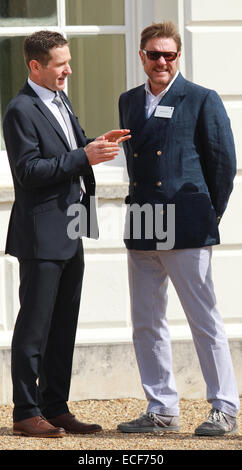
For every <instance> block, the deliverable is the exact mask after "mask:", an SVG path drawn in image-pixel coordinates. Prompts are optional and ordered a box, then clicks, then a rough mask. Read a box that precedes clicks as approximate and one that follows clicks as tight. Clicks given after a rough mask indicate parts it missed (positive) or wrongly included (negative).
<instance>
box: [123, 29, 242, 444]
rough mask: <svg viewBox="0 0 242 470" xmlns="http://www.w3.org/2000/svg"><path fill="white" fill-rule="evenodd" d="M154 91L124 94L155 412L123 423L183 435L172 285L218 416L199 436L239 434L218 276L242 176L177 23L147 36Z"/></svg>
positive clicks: (143, 338)
mask: <svg viewBox="0 0 242 470" xmlns="http://www.w3.org/2000/svg"><path fill="white" fill-rule="evenodd" d="M139 54H140V58H141V61H142V64H143V67H144V71H145V72H146V74H147V75H148V81H147V82H146V84H145V85H141V86H139V87H137V88H134V89H131V90H129V91H127V92H125V93H123V94H122V95H121V96H120V101H119V109H120V123H121V127H128V128H129V129H130V132H131V135H132V139H131V140H129V141H126V142H125V143H124V149H125V155H126V160H127V168H128V174H129V178H130V184H129V195H128V196H127V198H126V203H127V205H128V210H127V217H126V227H125V244H126V247H127V249H128V268H129V284H130V296H131V310H132V322H133V341H134V346H135V352H136V357H137V361H138V365H139V370H140V375H141V380H142V384H143V388H144V391H145V393H146V397H147V400H148V408H147V413H146V414H144V415H142V416H141V417H140V418H138V419H135V420H134V421H131V422H126V423H121V424H120V425H119V426H118V429H119V430H121V431H123V432H152V431H157V430H162V431H173V430H174V431H177V430H179V406H178V395H177V390H176V385H175V379H174V376H173V372H172V358H171V346H170V339H169V331H168V327H167V321H166V305H167V285H168V278H170V279H171V281H172V283H173V285H174V287H175V289H176V291H177V294H178V296H179V299H180V301H181V304H182V307H183V309H184V312H185V314H186V316H187V319H188V322H189V325H190V328H191V331H192V335H193V339H194V344H195V347H196V350H197V354H198V357H199V361H200V365H201V369H202V373H203V376H204V379H205V382H206V385H207V400H208V401H209V402H210V403H212V410H211V412H210V415H209V417H208V419H207V420H206V421H205V422H204V423H202V424H201V425H200V426H198V428H197V429H196V431H195V433H196V434H199V435H206V434H208V435H220V434H227V433H234V432H236V431H237V421H236V416H237V413H238V409H239V399H238V391H237V386H236V381H235V376H234V371H233V366H232V362H231V356H230V351H229V346H228V341H227V338H226V335H225V331H224V326H223V322H222V319H221V316H220V314H219V312H218V310H217V308H216V299H215V295H214V290H213V283H212V279H211V245H215V244H218V243H219V231H218V224H219V221H220V219H221V217H222V215H223V213H224V211H225V209H226V206H227V203H228V199H229V196H230V193H231V191H232V187H233V179H234V176H235V172H236V161H235V149H234V141H233V136H232V132H231V128H230V122H229V118H228V116H227V114H226V111H225V109H224V106H223V103H222V101H221V99H220V98H219V96H218V94H217V93H216V92H215V91H212V90H208V89H206V88H203V87H201V86H198V85H196V84H193V83H191V82H189V81H188V80H185V79H184V78H183V77H182V75H181V74H180V73H179V71H178V65H179V58H180V56H181V38H180V35H179V33H178V32H177V30H176V28H175V25H174V24H173V23H171V22H164V23H161V24H153V25H152V26H149V27H147V28H145V30H144V31H143V32H142V34H141V45H140V52H139Z"/></svg>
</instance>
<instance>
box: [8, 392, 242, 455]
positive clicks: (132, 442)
mask: <svg viewBox="0 0 242 470" xmlns="http://www.w3.org/2000/svg"><path fill="white" fill-rule="evenodd" d="M69 408H70V410H71V412H72V413H74V414H75V415H76V417H77V418H78V419H80V420H81V421H84V422H87V423H88V422H89V423H94V422H95V423H98V424H100V425H101V426H102V427H103V431H102V432H100V433H96V434H92V435H67V436H66V437H64V438H62V439H44V438H41V439H35V438H30V437H19V436H13V434H12V406H7V405H3V406H0V450H79V451H80V450H83V451H84V450H113V449H117V450H141V449H142V450H145V449H146V450H222V449H223V450H242V424H240V419H239V433H238V434H237V435H235V436H226V437H213V438H212V437H210V438H209V437H196V436H194V434H193V433H194V429H195V427H196V426H197V425H198V424H200V423H201V422H202V421H204V419H205V418H206V416H207V414H208V412H209V410H210V405H209V404H208V403H207V402H206V401H205V400H181V401H180V409H181V429H180V432H179V433H169V434H167V433H158V434H157V433H155V434H150V433H149V434H123V433H120V432H118V431H117V430H116V427H117V424H118V423H120V422H122V421H127V420H130V419H133V418H137V417H138V416H139V414H140V413H142V412H143V411H145V409H146V401H144V400H136V399H119V400H87V401H80V402H71V403H69Z"/></svg>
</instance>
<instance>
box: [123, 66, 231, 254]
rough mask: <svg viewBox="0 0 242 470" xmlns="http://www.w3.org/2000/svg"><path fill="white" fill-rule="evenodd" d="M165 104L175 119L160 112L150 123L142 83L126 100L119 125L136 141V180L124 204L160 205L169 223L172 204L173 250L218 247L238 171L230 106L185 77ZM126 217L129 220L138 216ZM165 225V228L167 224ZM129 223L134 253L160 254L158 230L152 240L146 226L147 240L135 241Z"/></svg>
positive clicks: (131, 160)
mask: <svg viewBox="0 0 242 470" xmlns="http://www.w3.org/2000/svg"><path fill="white" fill-rule="evenodd" d="M159 104H160V105H162V106H168V107H174V111H173V114H172V117H171V118H166V117H156V116H155V113H153V114H152V115H151V117H150V118H149V119H147V118H146V113H145V105H146V92H145V86H144V85H141V86H139V87H137V88H133V89H131V90H129V91H127V92H125V93H123V94H122V95H121V96H120V99H119V112H120V125H121V127H123V128H127V129H130V132H131V135H132V139H130V140H128V141H126V142H124V144H123V145H124V150H125V155H126V160H127V169H128V174H129V179H130V184H129V195H128V196H127V198H126V203H127V204H128V205H129V207H132V205H134V204H136V205H138V206H139V207H144V205H145V204H146V205H147V204H150V205H151V206H152V208H153V209H154V207H155V205H157V204H158V205H162V206H163V209H164V210H163V213H164V216H163V217H164V219H165V218H166V217H167V210H168V206H167V204H172V205H174V206H173V207H175V243H174V246H173V248H174V249H176V248H179V249H181V248H194V247H201V246H207V245H215V244H218V243H219V242H220V239H219V231H218V220H219V219H220V218H221V216H222V215H223V213H224V211H225V209H226V206H227V203H228V199H229V196H230V193H231V191H232V188H233V179H234V176H235V173H236V158H235V147H234V140H233V135H232V131H231V127H230V120H229V118H228V116H227V113H226V111H225V108H224V105H223V103H222V101H221V99H220V97H219V96H218V94H217V93H216V92H215V91H213V90H209V89H207V88H204V87H201V86H199V85H196V84H193V83H192V82H189V81H188V80H185V79H184V78H183V76H182V75H181V74H180V73H179V75H178V77H177V78H176V79H175V81H174V83H173V84H172V86H171V87H170V89H169V90H168V92H167V93H166V94H165V96H164V97H163V98H162V100H161V101H160V103H159ZM127 215H128V216H129V217H131V216H132V215H133V214H132V211H128V213H127ZM154 218H155V212H154ZM153 222H154V220H153ZM163 223H164V227H165V226H166V223H167V221H165V220H164V221H163ZM129 224H130V226H131V229H130V232H129V237H126V238H125V244H126V247H127V248H128V249H141V250H154V249H156V247H157V242H159V241H160V239H159V238H157V237H156V232H155V231H154V236H153V237H150V236H149V237H148V238H147V236H146V234H145V230H144V226H142V230H141V236H140V237H138V236H136V237H134V236H133V235H132V234H133V231H132V220H129ZM154 226H155V222H154ZM159 249H162V247H161V245H160V244H159Z"/></svg>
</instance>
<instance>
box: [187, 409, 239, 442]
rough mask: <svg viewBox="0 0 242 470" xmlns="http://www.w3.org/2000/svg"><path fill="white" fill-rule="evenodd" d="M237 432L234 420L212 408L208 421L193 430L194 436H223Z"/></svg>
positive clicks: (235, 420)
mask: <svg viewBox="0 0 242 470" xmlns="http://www.w3.org/2000/svg"><path fill="white" fill-rule="evenodd" d="M237 431H238V424H237V419H236V418H234V417H233V416H229V415H228V414H227V413H224V412H223V411H219V410H216V409H215V408H213V409H212V410H211V411H210V413H209V416H208V419H207V420H206V421H204V423H202V424H200V426H198V427H197V428H196V429H195V434H196V435H197V436H223V435H224V434H236V433H237Z"/></svg>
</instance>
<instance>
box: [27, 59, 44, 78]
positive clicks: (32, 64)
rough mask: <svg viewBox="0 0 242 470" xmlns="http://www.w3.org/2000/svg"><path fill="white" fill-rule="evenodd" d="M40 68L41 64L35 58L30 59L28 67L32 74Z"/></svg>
mask: <svg viewBox="0 0 242 470" xmlns="http://www.w3.org/2000/svg"><path fill="white" fill-rule="evenodd" d="M40 68H41V64H40V63H39V62H38V61H37V60H36V59H32V60H30V62H29V69H30V71H31V73H33V74H36V73H37V74H38V73H39V70H40Z"/></svg>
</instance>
